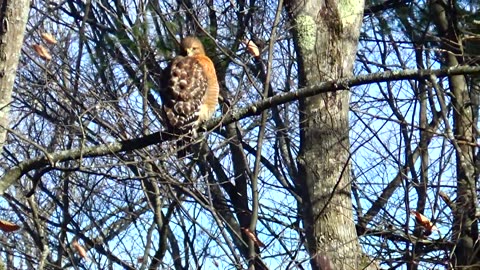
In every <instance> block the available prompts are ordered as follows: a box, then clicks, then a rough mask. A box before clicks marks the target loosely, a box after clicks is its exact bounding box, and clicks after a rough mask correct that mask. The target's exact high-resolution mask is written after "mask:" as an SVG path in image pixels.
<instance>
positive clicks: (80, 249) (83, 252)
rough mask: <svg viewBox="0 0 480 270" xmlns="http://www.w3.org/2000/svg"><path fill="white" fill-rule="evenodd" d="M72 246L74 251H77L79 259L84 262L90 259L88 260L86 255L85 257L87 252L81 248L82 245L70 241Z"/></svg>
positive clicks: (75, 241)
mask: <svg viewBox="0 0 480 270" xmlns="http://www.w3.org/2000/svg"><path fill="white" fill-rule="evenodd" d="M72 246H73V248H75V250H76V251H77V253H78V255H80V257H82V258H84V259H85V260H86V261H89V260H90V258H88V255H87V251H86V250H85V248H84V247H82V245H80V244H79V243H78V242H77V240H73V241H72Z"/></svg>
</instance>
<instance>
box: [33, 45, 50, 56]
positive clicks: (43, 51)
mask: <svg viewBox="0 0 480 270" xmlns="http://www.w3.org/2000/svg"><path fill="white" fill-rule="evenodd" d="M32 47H33V49H34V50H35V52H36V53H37V54H38V55H39V56H40V57H41V58H43V59H45V60H51V59H52V55H51V54H50V53H49V52H48V49H47V48H45V47H43V46H42V45H40V44H35V45H33V46H32Z"/></svg>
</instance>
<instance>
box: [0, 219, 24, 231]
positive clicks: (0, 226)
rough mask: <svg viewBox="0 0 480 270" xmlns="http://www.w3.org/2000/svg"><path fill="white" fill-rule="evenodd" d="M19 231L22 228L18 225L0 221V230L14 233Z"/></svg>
mask: <svg viewBox="0 0 480 270" xmlns="http://www.w3.org/2000/svg"><path fill="white" fill-rule="evenodd" d="M19 229H20V226H18V225H17V224H15V223H12V222H10V221H6V220H1V219H0V230H2V231H4V232H14V231H18V230H19Z"/></svg>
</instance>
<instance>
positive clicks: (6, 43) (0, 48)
mask: <svg viewBox="0 0 480 270" xmlns="http://www.w3.org/2000/svg"><path fill="white" fill-rule="evenodd" d="M29 10H30V0H0V153H1V152H2V149H3V146H4V144H5V140H6V137H7V131H6V130H5V127H8V115H9V111H10V107H9V105H10V102H11V100H12V89H13V83H14V81H15V74H16V71H17V66H18V60H19V58H20V50H21V48H22V44H23V36H24V33H25V25H26V24H27V18H28V11H29Z"/></svg>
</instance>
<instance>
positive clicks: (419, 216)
mask: <svg viewBox="0 0 480 270" xmlns="http://www.w3.org/2000/svg"><path fill="white" fill-rule="evenodd" d="M410 214H411V215H414V216H415V219H416V220H417V222H418V224H420V225H422V226H423V227H424V228H425V229H426V230H427V231H438V228H437V227H436V226H435V225H434V224H433V223H432V222H431V221H430V219H428V218H427V217H426V216H424V215H422V214H420V213H419V212H417V211H413V210H412V211H410Z"/></svg>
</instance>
